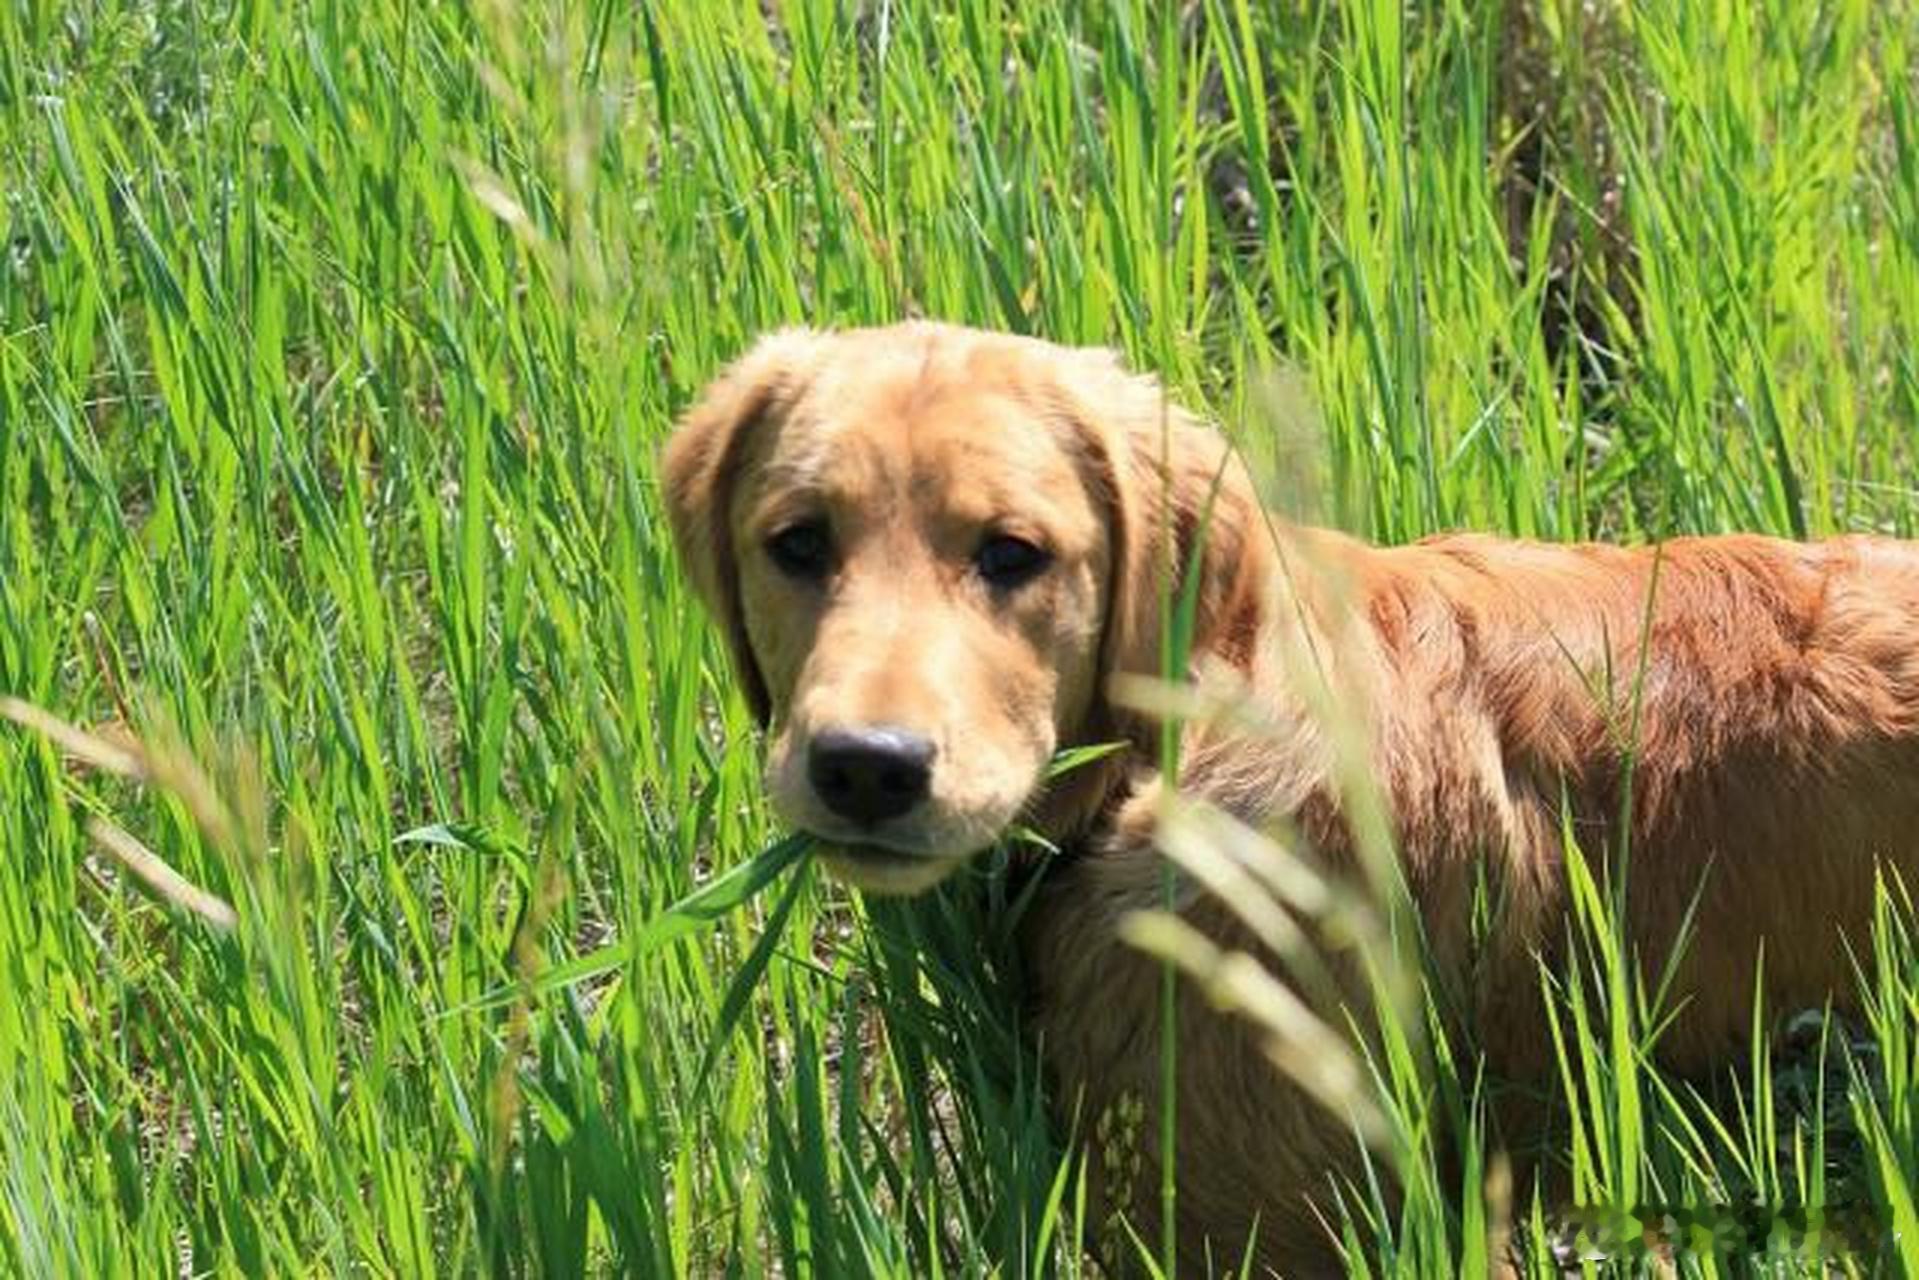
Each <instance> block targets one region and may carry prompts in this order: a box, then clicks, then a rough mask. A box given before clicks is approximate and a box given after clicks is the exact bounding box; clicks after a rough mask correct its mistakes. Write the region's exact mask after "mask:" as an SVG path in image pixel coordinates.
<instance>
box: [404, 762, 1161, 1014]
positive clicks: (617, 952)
mask: <svg viewBox="0 0 1919 1280" xmlns="http://www.w3.org/2000/svg"><path fill="white" fill-rule="evenodd" d="M1124 747H1125V744H1124V743H1117V742H1100V743H1093V744H1090V745H1087V746H1081V747H1069V748H1066V749H1064V750H1062V751H1059V752H1057V753H1055V755H1054V757H1053V759H1052V761H1051V763H1050V764H1049V766H1048V768H1047V772H1046V776H1047V778H1048V779H1049V780H1050V779H1056V778H1058V777H1060V776H1061V775H1063V774H1066V773H1069V772H1071V771H1072V770H1074V769H1078V768H1081V767H1083V766H1085V765H1088V764H1091V763H1092V762H1094V761H1096V760H1099V759H1102V758H1104V757H1106V756H1109V755H1111V754H1113V753H1114V752H1116V751H1120V750H1123V749H1124ZM438 830H439V829H437V828H436V829H433V832H435V833H437V831H438ZM427 834H428V831H427V829H423V830H422V831H421V832H410V833H408V836H406V837H402V839H408V838H425V837H426V835H427ZM814 848H815V842H814V840H813V837H812V836H809V835H807V834H805V833H804V832H795V833H793V834H791V835H789V836H786V837H785V838H784V839H782V840H780V841H778V842H777V843H775V844H773V845H772V846H770V847H769V848H767V849H765V850H763V851H762V852H761V853H759V854H758V855H757V856H755V857H753V858H750V859H748V860H747V861H745V862H742V863H741V864H739V865H738V866H736V867H734V868H732V869H731V870H729V871H726V872H724V873H722V874H721V875H719V876H716V877H714V878H713V879H712V880H710V881H708V882H707V883H706V884H703V885H701V886H700V887H699V888H697V889H695V890H694V891H693V892H692V893H689V894H687V895H686V896H685V897H684V898H681V899H680V900H679V901H678V902H676V903H674V904H673V905H672V906H670V907H668V908H667V909H666V910H665V911H662V912H661V913H660V914H659V915H657V916H655V917H654V918H653V919H652V920H650V921H648V922H647V923H646V924H645V925H644V926H643V927H642V928H641V929H640V931H639V932H638V933H636V934H635V935H633V936H632V937H631V938H626V939H623V940H621V941H619V942H615V943H611V944H609V945H607V946H604V947H601V948H599V949H598V950H597V951H591V952H588V953H587V954H586V955H583V956H575V957H574V958H573V959H571V960H568V961H566V962H565V963H563V964H558V965H555V966H554V967H552V968H551V969H548V970H546V971H545V972H543V973H542V974H541V975H540V976H539V977H538V978H537V979H536V980H535V981H534V984H533V987H534V990H536V991H539V992H548V991H554V990H557V989H559V988H561V987H566V986H571V985H573V984H575V983H579V982H585V981H587V980H589V979H591V978H596V977H599V976H600V975H602V974H606V973H611V972H612V971H613V970H615V969H618V968H620V967H621V966H623V965H626V964H629V963H631V962H632V961H634V960H637V959H639V958H640V957H641V956H644V955H647V954H649V953H651V952H653V951H656V950H658V949H659V948H660V947H663V946H665V945H666V944H667V943H669V942H673V941H674V940H676V939H678V938H682V937H685V936H686V935H687V934H689V933H692V932H694V931H695V930H697V929H701V928H705V927H707V926H709V925H712V924H713V923H715V922H716V921H718V920H720V919H721V918H722V917H724V916H726V915H728V914H730V913H731V912H734V911H737V910H739V909H740V908H741V907H743V906H745V905H746V904H747V903H748V902H750V901H752V900H753V898H755V897H757V896H758V895H759V894H760V893H761V892H762V891H763V890H765V889H766V887H767V886H768V885H770V884H772V883H773V882H774V881H775V880H777V879H779V878H780V876H781V875H783V874H784V873H785V872H786V871H787V870H788V869H789V868H791V867H792V866H793V865H794V864H795V863H796V862H798V861H799V860H800V859H801V858H802V857H803V856H804V855H806V854H808V853H811V852H812V851H813V850H814ZM802 885H803V880H799V879H796V880H795V881H794V882H793V884H792V885H791V886H789V888H788V891H787V893H786V896H785V897H784V899H783V900H782V901H781V902H780V904H779V905H778V907H777V908H776V909H775V911H774V913H773V915H772V916H771V917H769V920H770V921H771V922H773V925H774V926H775V927H770V928H769V929H768V931H767V934H768V937H767V938H766V939H763V940H762V945H760V946H756V947H755V948H754V950H753V953H752V955H750V956H749V957H748V962H747V965H746V967H745V970H744V971H743V972H742V973H741V974H739V975H736V976H735V978H734V982H733V983H732V987H733V993H732V995H730V996H729V1001H728V1003H729V1004H732V1003H734V1002H735V999H736V997H738V995H739V993H740V992H741V990H742V988H743V987H744V988H748V989H750V987H751V984H752V981H753V979H754V978H755V977H756V976H757V974H758V972H759V971H760V970H761V969H763V968H764V967H765V965H766V962H767V960H768V959H769V958H770V956H771V947H772V945H773V943H772V941H771V939H772V938H773V937H776V936H777V935H778V934H779V933H780V932H783V930H784V924H785V921H786V917H787V915H788V913H789V912H790V910H791V908H792V903H793V900H794V899H795V898H796V897H797V896H798V894H799V891H800V889H801V887H802ZM511 995H512V993H511V992H510V991H507V990H499V991H493V992H489V993H488V994H487V995H485V996H483V997H481V998H480V999H479V1000H478V1001H475V1002H472V1003H470V1004H468V1005H466V1006H463V1007H464V1008H473V1007H476V1006H477V1007H483V1006H487V1005H492V1004H497V1003H500V1002H502V1001H504V1000H506V999H509V998H510V997H511Z"/></svg>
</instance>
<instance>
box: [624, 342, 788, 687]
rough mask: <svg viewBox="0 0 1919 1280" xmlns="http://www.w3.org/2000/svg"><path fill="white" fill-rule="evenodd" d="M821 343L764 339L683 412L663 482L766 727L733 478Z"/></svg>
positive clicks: (686, 552)
mask: <svg viewBox="0 0 1919 1280" xmlns="http://www.w3.org/2000/svg"><path fill="white" fill-rule="evenodd" d="M821 344H822V339H821V337H820V335H818V334H816V333H812V332H810V331H808V330H804V329H785V330H782V331H780V332H778V333H774V334H771V335H769V336H767V337H765V338H762V339H761V340H760V341H759V342H758V343H757V344H755V345H754V347H753V349H752V350H750V351H748V352H747V353H746V354H745V355H744V356H741V357H740V358H739V359H738V360H736V361H734V362H733V364H731V365H730V366H728V367H727V368H726V370H725V371H723V372H722V373H721V374H720V375H719V376H718V377H717V378H715V379H714V380H713V381H712V382H711V383H709V384H708V385H707V387H706V389H705V390H704V391H702V392H701V393H700V397H699V399H698V400H697V401H695V402H694V404H693V407H692V408H690V409H688V410H687V411H686V412H685V413H684V414H683V415H681V417H680V420H679V423H678V424H677V425H676V426H675V428H674V430H673V434H672V436H671V437H669V438H668V440H667V442H666V449H665V451H664V453H663V454H662V455H661V458H660V487H661V489H662V491H663V492H664V494H665V497H666V517H667V521H668V523H669V524H670V525H671V526H672V530H673V541H674V542H675V543H676V544H677V545H678V546H679V550H680V561H681V563H682V564H684V565H685V566H686V571H687V575H688V576H689V577H690V578H691V579H692V581H693V588H694V590H695V591H696V592H698V594H699V596H700V599H701V600H702V601H703V602H704V603H705V605H706V607H707V610H708V611H709V612H710V613H712V615H713V617H714V619H715V620H716V621H717V622H718V623H719V624H720V626H721V628H722V629H723V630H724V632H725V634H726V643H727V648H728V650H729V651H730V652H731V653H732V655H733V667H734V670H735V672H736V673H737V675H738V677H739V681H740V687H741V688H742V690H743V691H744V692H745V694H746V701H747V705H748V706H750V707H751V708H752V710H753V715H754V717H755V718H756V719H757V720H758V721H759V722H760V723H761V724H762V725H764V724H765V723H766V722H767V719H768V717H769V716H770V715H771V713H772V703H771V700H770V699H769V697H768V696H767V689H766V681H765V678H764V677H763V676H762V675H761V673H760V669H759V666H758V664H757V663H755V662H754V660H753V648H752V645H751V644H750V643H749V642H748V640H747V635H746V619H745V617H744V614H743V611H742V608H741V603H740V580H739V565H738V560H737V549H736V548H735V547H734V545H733V527H732V505H733V501H732V494H733V482H734V479H735V477H736V474H737V473H738V471H739V467H740V463H741V460H742V459H743V458H744V456H745V453H746V446H747V443H748V441H749V440H750V439H751V438H752V436H753V433H754V432H755V431H756V430H758V429H760V427H761V426H762V425H763V424H765V423H766V422H767V421H769V420H770V419H772V418H773V417H774V416H775V415H777V414H779V413H782V412H784V411H785V410H786V408H787V407H788V406H789V405H791V404H792V403H793V401H794V400H795V399H796V398H797V397H798V395H799V393H800V391H801V390H802V389H803V388H804V387H805V385H806V383H807V381H809V380H810V378H811V376H812V372H813V369H814V367H815V365H816V363H817V361H818V359H819V355H820V348H821Z"/></svg>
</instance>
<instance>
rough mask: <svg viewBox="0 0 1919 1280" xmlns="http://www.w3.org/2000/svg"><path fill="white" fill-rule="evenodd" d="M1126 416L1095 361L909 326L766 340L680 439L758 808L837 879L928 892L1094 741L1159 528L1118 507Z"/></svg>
mask: <svg viewBox="0 0 1919 1280" xmlns="http://www.w3.org/2000/svg"><path fill="white" fill-rule="evenodd" d="M1129 414H1130V415H1131V418H1132V419H1138V420H1137V421H1122V419H1125V418H1126V416H1127V415H1129ZM1142 415H1149V416H1150V418H1151V421H1152V424H1154V425H1157V424H1160V423H1162V422H1163V415H1162V413H1161V412H1160V411H1159V397H1158V395H1157V392H1156V390H1155V389H1154V388H1152V387H1151V385H1150V384H1147V383H1145V382H1143V381H1142V380H1138V379H1133V378H1130V377H1128V376H1127V375H1125V374H1123V373H1122V372H1121V371H1120V370H1119V369H1118V367H1117V365H1116V364H1115V363H1114V362H1113V360H1112V359H1111V357H1110V356H1108V355H1106V354H1105V353H1103V352H1091V351H1071V350H1067V349H1064V348H1059V347H1053V346H1050V345H1048V344H1044V343H1039V342H1034V341H1030V340H1024V339H1016V338H1010V337H1005V336H1000V335H991V334H980V333H973V332H970V331H965V330H958V329H952V328H947V327H943V326H936V325H907V326H900V327H897V328H894V329H886V330H868V331H858V332H851V333H842V334H834V335H822V334H810V333H787V334H781V335H777V336H775V337H773V338H770V339H768V340H766V341H765V342H763V343H762V344H761V345H760V346H759V347H758V348H756V349H755V350H754V351H753V352H752V353H751V354H749V355H748V356H747V357H746V358H745V359H744V360H742V361H741V362H740V363H739V364H737V365H735V366H734V367H733V368H732V369H731V370H729V371H728V372H727V373H726V374H725V375H723V376H722V378H721V379H720V380H719V381H718V382H716V383H715V384H714V385H713V386H712V387H711V388H709V389H708V392H707V394H706V396H705V398H704V399H703V400H702V401H701V403H700V404H699V405H697V406H696V407H695V408H694V410H693V411H692V412H691V413H689V415H688V416H687V418H686V419H685V420H684V421H683V423H682V424H681V427H680V429H679V430H678V432H677V433H676V434H675V437H674V440H673V442H672V444H671V445H670V447H669V450H668V453H667V456H666V460H665V484H666V491H667V499H668V511H669V514H670V515H671V517H672V521H673V526H674V530H675V533H676V535H677V537H678V540H679V542H680V545H681V549H682V552H683V554H684V556H685V557H686V559H687V562H688V565H689V567H690V568H691V569H692V571H693V574H694V577H695V581H696V583H697V584H698V585H699V587H700V588H701V590H702V594H704V595H705V596H706V598H707V600H708V602H709V604H710V605H711V606H712V607H713V608H714V610H715V612H716V613H717V614H718V615H719V617H720V618H721V620H722V622H723V623H724V624H725V625H726V626H727V628H728V631H729V638H730V641H731V643H732V647H733V651H734V658H735V662H736V665H737V666H738V667H739V668H740V675H741V676H742V678H743V679H744V681H745V683H746V685H747V690H748V694H749V697H750V698H751V699H752V701H753V702H754V704H755V709H756V711H758V712H759V714H760V715H761V717H762V719H763V720H765V721H766V722H767V725H768V730H769V737H768V751H767V778H768V785H769V789H770V791H771V794H772V796H773V799H774V802H775V805H776V807H777V808H778V810H779V811H780V813H781V815H782V816H783V817H784V818H785V819H786V820H787V821H789V822H791V823H792V824H794V825H795V826H797V827H800V828H802V829H803V830H806V831H808V832H810V833H812V834H813V835H815V836H817V837H819V838H820V839H821V840H822V842H823V843H824V844H825V845H826V846H827V848H828V852H827V854H826V856H827V858H828V860H829V863H830V864H831V865H832V866H833V867H834V869H835V870H837V871H838V872H839V873H840V874H841V875H842V876H843V877H845V878H846V879H849V880H851V881H853V882H855V883H858V884H861V885H863V886H865V887H868V888H873V889H881V890H889V891H895V892H914V891H918V890H920V889H923V888H925V887H927V886H929V885H931V884H933V883H935V882H936V881H938V880H939V879H940V878H942V877H943V876H945V875H946V874H948V873H949V872H950V871H951V870H952V869H954V868H955V867H956V866H958V865H959V863H960V862H961V861H962V860H963V859H965V858H966V857H967V856H968V855H970V854H972V853H975V852H977V851H978V850H980V849H982V848H985V847H986V846H988V845H989V844H991V843H992V842H993V841H994V840H995V839H996V838H997V837H998V836H999V835H1000V834H1001V833H1003V832H1004V831H1005V830H1006V829H1007V828H1008V827H1009V826H1010V825H1012V824H1013V823H1014V822H1015V821H1016V820H1019V819H1020V818H1021V816H1022V814H1023V813H1026V812H1029V811H1030V810H1031V807H1032V805H1033V802H1034V801H1035V799H1036V797H1037V796H1038V795H1039V792H1040V789H1041V787H1042V784H1043V782H1044V775H1045V772H1046V766H1047V763H1048V760H1049V759H1050V757H1051V756H1052V754H1053V752H1054V750H1055V749H1056V748H1057V747H1059V746H1061V745H1063V744H1065V743H1069V742H1071V741H1074V740H1078V739H1080V738H1082V737H1083V736H1084V735H1085V734H1086V733H1087V731H1088V730H1089V729H1092V728H1094V727H1095V726H1098V725H1101V724H1104V723H1107V721H1106V719H1105V718H1104V717H1103V716H1102V715H1101V714H1100V713H1099V712H1100V706H1101V698H1100V689H1101V682H1102V678H1103V675H1104V674H1105V672H1106V671H1107V670H1108V669H1109V668H1110V667H1111V666H1112V665H1114V664H1115V662H1116V661H1117V662H1124V661H1126V660H1127V654H1128V652H1129V651H1130V650H1131V649H1133V648H1136V647H1138V646H1137V644H1136V639H1137V633H1138V632H1139V631H1140V627H1139V626H1138V622H1139V619H1138V618H1137V617H1135V616H1133V615H1136V614H1137V613H1138V612H1139V605H1138V602H1136V601H1134V600H1133V598H1132V597H1133V595H1134V594H1135V593H1134V592H1133V591H1132V590H1131V586H1130V584H1131V582H1132V580H1133V579H1134V578H1136V577H1138V576H1139V565H1138V563H1137V561H1139V559H1140V558H1141V553H1140V547H1139V545H1138V543H1139V542H1140V538H1139V537H1138V536H1137V533H1136V531H1135V530H1134V529H1133V528H1132V525H1133V524H1136V523H1138V522H1140V521H1142V520H1145V521H1148V522H1149V523H1150V522H1151V521H1152V520H1153V519H1154V514H1153V513H1154V511H1158V510H1164V509H1165V508H1164V507H1163V506H1161V505H1160V504H1157V503H1136V502H1134V501H1133V500H1132V495H1131V493H1130V490H1131V489H1132V488H1133V483H1134V482H1133V477H1134V476H1135V474H1136V473H1139V472H1140V471H1142V469H1144V467H1145V464H1144V462H1143V458H1142V456H1140V450H1139V449H1138V447H1137V443H1136V442H1135V440H1134V439H1133V436H1134V435H1136V434H1139V433H1140V432H1143V431H1144V430H1146V429H1147V427H1148V423H1147V422H1146V421H1145V420H1144V418H1143V417H1142ZM1177 427H1178V430H1179V431H1180V432H1182V433H1185V432H1192V433H1194V434H1199V433H1198V431H1197V429H1196V428H1192V427H1190V426H1188V425H1187V424H1185V423H1184V422H1183V421H1182V422H1179V423H1178V424H1177ZM1208 438H1209V439H1210V438H1211V437H1210V436H1209V437H1208ZM1203 452H1205V453H1206V455H1207V456H1209V457H1211V458H1212V459H1214V460H1215V461H1217V459H1218V458H1219V457H1220V454H1219V451H1218V449H1217V448H1216V447H1215V448H1213V449H1210V450H1205V451H1203ZM1148 507H1151V508H1152V510H1148V509H1147V508H1148ZM1135 508H1136V509H1135ZM1134 665H1138V666H1140V667H1142V668H1143V669H1150V667H1151V666H1152V665H1153V664H1152V662H1151V661H1150V659H1149V658H1148V659H1146V660H1143V661H1140V662H1137V663H1136V664H1134Z"/></svg>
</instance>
